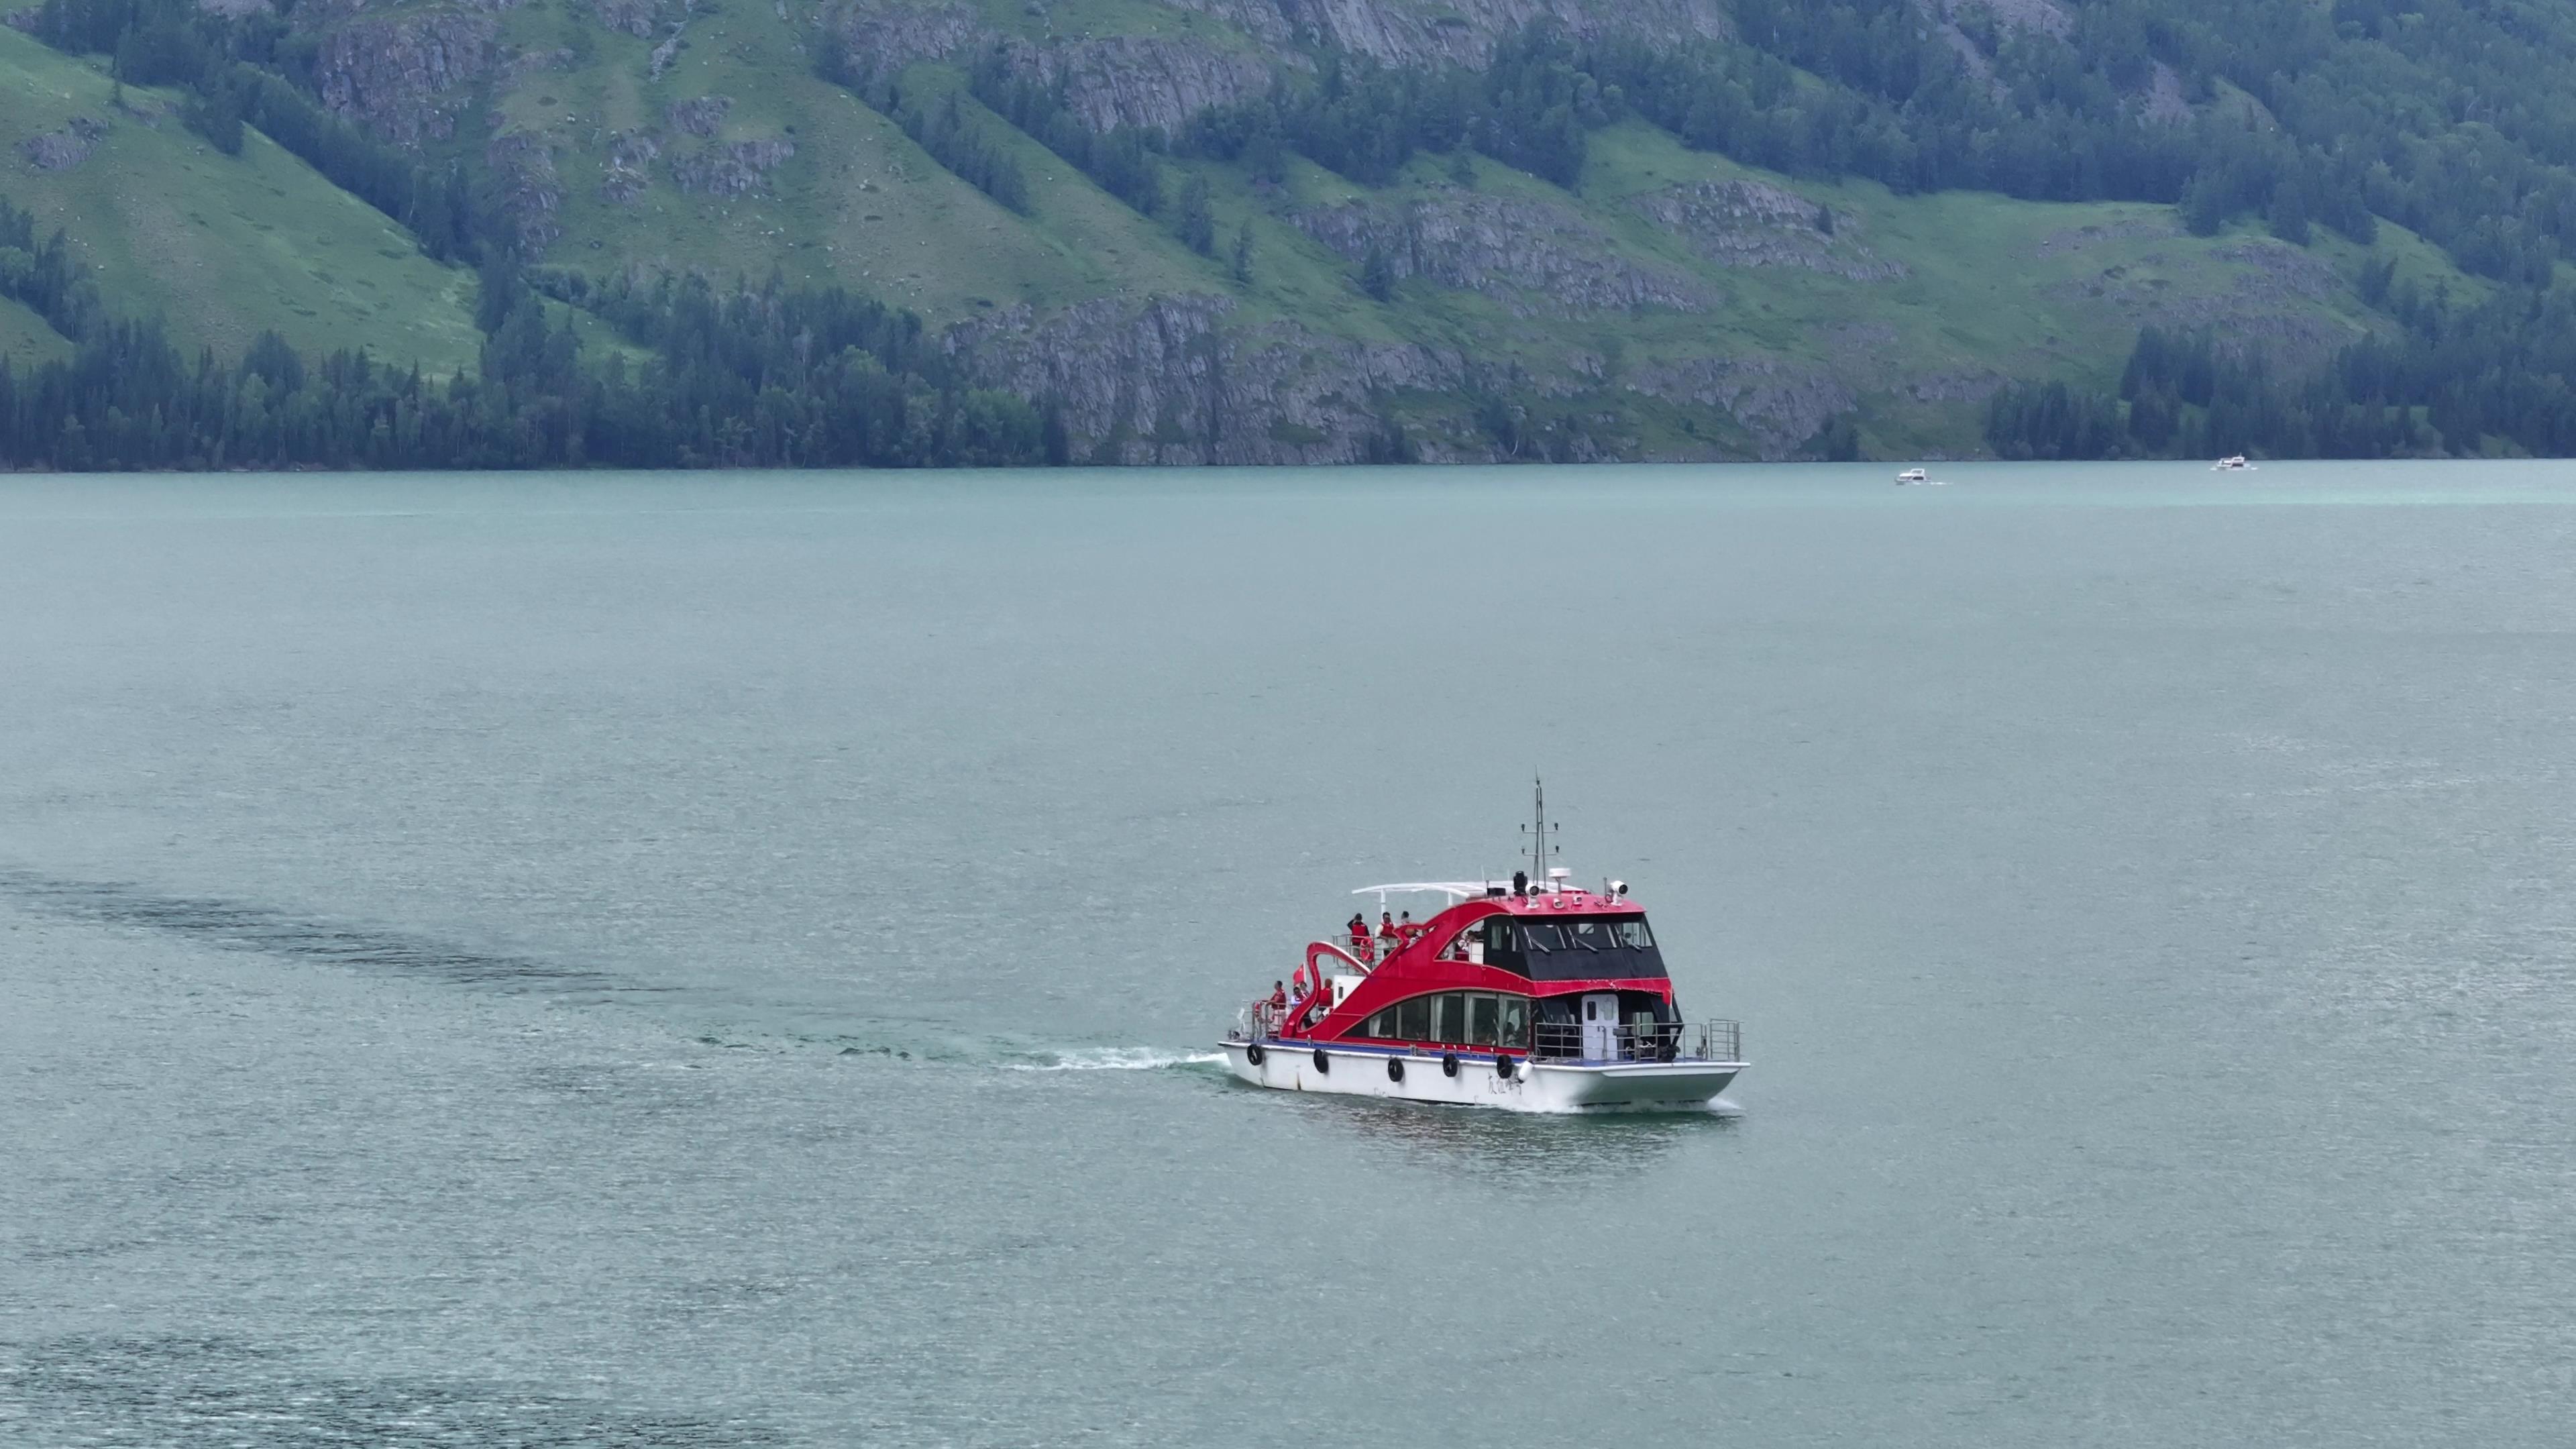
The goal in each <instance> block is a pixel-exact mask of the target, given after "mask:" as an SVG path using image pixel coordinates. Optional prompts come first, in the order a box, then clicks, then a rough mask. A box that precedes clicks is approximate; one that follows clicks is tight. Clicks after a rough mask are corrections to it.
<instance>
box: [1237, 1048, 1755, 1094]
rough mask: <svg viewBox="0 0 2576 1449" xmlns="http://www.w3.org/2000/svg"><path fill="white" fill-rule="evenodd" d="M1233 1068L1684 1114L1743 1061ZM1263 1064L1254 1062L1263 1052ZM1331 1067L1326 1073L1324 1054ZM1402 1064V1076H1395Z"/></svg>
mask: <svg viewBox="0 0 2576 1449" xmlns="http://www.w3.org/2000/svg"><path fill="white" fill-rule="evenodd" d="M1218 1046H1219V1047H1221V1048H1222V1049H1223V1050H1224V1052H1225V1064H1226V1069H1227V1070H1228V1071H1231V1072H1232V1073H1234V1075H1235V1076H1236V1077H1238V1078H1240V1079H1241V1080H1243V1081H1246V1082H1250V1083H1251V1084H1253V1085H1254V1086H1256V1087H1272V1088H1276V1089H1278V1090H1280V1091H1286V1092H1332V1093H1336V1094H1339V1095H1342V1096H1349V1097H1386V1098H1392V1099H1394V1100H1397V1101H1405V1102H1444V1103H1448V1104H1450V1105H1453V1106H1473V1107H1500V1108H1504V1109H1506V1110H1510V1111H1516V1112H1654V1111H1666V1112H1682V1111H1697V1110H1700V1109H1702V1108H1705V1107H1706V1106H1707V1105H1708V1104H1709V1103H1710V1102H1711V1101H1712V1100H1714V1099H1715V1098H1716V1096H1717V1095H1718V1094H1719V1093H1720V1092H1723V1091H1725V1090H1726V1088H1727V1086H1728V1084H1730V1083H1732V1082H1733V1081H1734V1080H1735V1077H1736V1074H1737V1073H1739V1072H1741V1071H1743V1070H1744V1066H1745V1064H1744V1063H1742V1062H1710V1061H1687V1060H1686V1061H1675V1062H1531V1061H1528V1060H1526V1059H1519V1058H1516V1059H1515V1067H1514V1070H1513V1072H1512V1074H1511V1075H1510V1076H1508V1077H1506V1076H1504V1075H1503V1074H1502V1073H1501V1072H1499V1071H1497V1070H1495V1065H1494V1061H1495V1059H1494V1056H1493V1054H1492V1053H1490V1052H1486V1053H1470V1052H1459V1053H1457V1054H1456V1057H1457V1071H1456V1073H1455V1074H1454V1075H1453V1074H1452V1073H1450V1072H1449V1071H1447V1070H1445V1069H1444V1066H1443V1058H1442V1055H1441V1054H1439V1053H1425V1052H1420V1051H1413V1050H1407V1049H1401V1048H1396V1049H1390V1048H1386V1047H1359V1046H1349V1045H1344V1044H1340V1043H1329V1042H1328V1043H1323V1044H1320V1045H1319V1044H1315V1043H1308V1042H1280V1041H1271V1042H1244V1041H1226V1042H1219V1043H1218ZM1256 1047H1258V1048H1259V1049H1260V1054H1261V1060H1259V1061H1257V1062H1256V1061H1254V1060H1253V1059H1252V1055H1253V1050H1254V1048H1256ZM1319 1052H1320V1053H1321V1054H1322V1055H1323V1057H1324V1061H1325V1064H1324V1065H1322V1066H1320V1067H1319V1066H1318V1065H1317V1062H1316V1056H1317V1053H1319ZM1390 1063H1392V1064H1393V1065H1394V1067H1395V1068H1396V1070H1395V1071H1393V1072H1390V1071H1389V1070H1388V1067H1389V1064H1390Z"/></svg>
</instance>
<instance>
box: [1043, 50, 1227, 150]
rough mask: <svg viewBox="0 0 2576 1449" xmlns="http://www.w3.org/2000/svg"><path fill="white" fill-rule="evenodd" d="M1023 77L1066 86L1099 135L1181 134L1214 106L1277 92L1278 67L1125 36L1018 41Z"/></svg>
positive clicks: (1071, 102)
mask: <svg viewBox="0 0 2576 1449" xmlns="http://www.w3.org/2000/svg"><path fill="white" fill-rule="evenodd" d="M1009 54H1010V57H1011V69H1012V71H1013V72H1014V73H1015V74H1033V75H1035V76H1037V77H1038V78H1039V79H1041V80H1043V81H1045V82H1047V83H1048V84H1050V85H1053V84H1056V83H1057V82H1059V81H1060V82H1062V83H1063V85H1064V88H1065V104H1066V106H1067V107H1068V108H1070V109H1071V110H1072V111H1073V113H1074V114H1075V115H1076V116H1078V117H1080V118H1081V120H1082V123H1083V124H1084V125H1086V126H1089V127H1090V128H1091V129H1093V130H1095V131H1107V130H1109V129H1111V128H1112V127H1116V126H1122V125H1123V126H1140V127H1161V128H1162V129H1164V130H1167V131H1175V130H1178V129H1180V126H1181V124H1182V123H1183V122H1185V121H1187V120H1188V119H1189V118H1190V117H1192V116H1195V115H1197V114H1198V113H1199V112H1201V111H1203V110H1206V109H1208V108H1209V107H1211V106H1223V105H1231V104H1233V103H1234V102H1236V101H1239V100H1243V99H1245V98H1246V97H1249V96H1256V95H1259V94H1261V93H1263V92H1265V91H1267V90H1269V89H1270V67H1269V66H1268V65H1267V64H1265V63H1264V62H1262V61H1260V60H1258V59H1256V58H1254V57H1252V56H1249V55H1245V54H1243V53H1242V52H1240V51H1233V50H1225V49H1222V48H1220V47H1217V46H1213V45H1208V44H1205V43H1203V42H1200V41H1194V40H1164V39H1161V38H1159V37H1155V36H1142V35H1122V36H1115V37H1112V38H1110V39H1107V40H1084V41H1075V42H1070V43H1063V44H1056V45H1043V46H1040V45H1027V44H1022V43H1018V42H1013V43H1011V45H1010V48H1009Z"/></svg>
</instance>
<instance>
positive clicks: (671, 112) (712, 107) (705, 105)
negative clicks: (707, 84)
mask: <svg viewBox="0 0 2576 1449" xmlns="http://www.w3.org/2000/svg"><path fill="white" fill-rule="evenodd" d="M732 109H733V97H731V96H700V97H698V98H697V99H696V100H693V101H681V102H679V103H677V104H675V105H673V106H671V107H670V108H669V109H668V110H666V111H664V112H663V113H662V114H663V115H664V116H665V117H667V118H668V119H669V120H670V122H671V129H672V130H674V131H685V132H687V133H688V134H690V135H692V136H713V135H714V134H715V133H716V128H717V127H719V126H721V125H723V124H724V118H725V112H727V111H730V110H732Z"/></svg>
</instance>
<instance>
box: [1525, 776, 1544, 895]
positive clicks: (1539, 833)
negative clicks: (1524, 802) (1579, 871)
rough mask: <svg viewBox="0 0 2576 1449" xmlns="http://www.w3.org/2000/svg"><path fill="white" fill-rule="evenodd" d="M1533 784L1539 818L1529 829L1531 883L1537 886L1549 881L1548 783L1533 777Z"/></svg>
mask: <svg viewBox="0 0 2576 1449" xmlns="http://www.w3.org/2000/svg"><path fill="white" fill-rule="evenodd" d="M1531 783H1532V786H1533V788H1534V793H1535V794H1536V796H1537V807H1536V808H1537V817H1538V818H1537V821H1536V823H1535V824H1533V825H1531V826H1530V827H1529V833H1530V850H1529V858H1530V882H1531V884H1533V885H1537V884H1541V883H1543V882H1545V881H1546V880H1547V861H1548V844H1547V781H1545V780H1542V779H1538V778H1536V777H1533V778H1532V781H1531Z"/></svg>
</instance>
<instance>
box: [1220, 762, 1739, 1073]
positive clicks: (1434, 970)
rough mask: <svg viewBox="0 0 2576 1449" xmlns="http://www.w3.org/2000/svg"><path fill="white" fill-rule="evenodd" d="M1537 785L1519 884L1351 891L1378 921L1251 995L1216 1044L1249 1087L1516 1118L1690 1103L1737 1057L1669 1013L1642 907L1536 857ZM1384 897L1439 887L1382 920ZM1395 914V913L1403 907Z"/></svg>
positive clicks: (1542, 853) (1708, 1024)
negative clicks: (1402, 914) (1282, 981)
mask: <svg viewBox="0 0 2576 1449" xmlns="http://www.w3.org/2000/svg"><path fill="white" fill-rule="evenodd" d="M1547 833H1548V826H1547V802H1546V796H1545V795H1544V793H1542V794H1541V795H1540V796H1539V805H1538V823H1537V825H1536V826H1535V833H1534V835H1533V837H1532V843H1531V848H1530V852H1529V854H1530V860H1531V864H1532V865H1533V866H1535V867H1538V868H1540V870H1541V873H1542V874H1541V878H1540V879H1536V880H1533V879H1531V877H1530V874H1529V872H1528V871H1526V870H1523V871H1515V872H1513V874H1512V879H1511V881H1510V882H1509V883H1508V884H1505V883H1502V882H1496V881H1414V882H1405V883H1399V884H1393V885H1376V886H1363V887H1361V888H1360V889H1358V890H1356V891H1354V892H1352V894H1353V895H1358V896H1375V897H1377V899H1378V904H1379V920H1378V922H1377V923H1371V922H1369V921H1368V920H1367V918H1366V917H1365V916H1355V917H1353V920H1352V924H1351V927H1350V930H1349V934H1348V936H1347V937H1346V938H1345V939H1342V940H1326V941H1316V942H1313V943H1311V944H1310V945H1308V946H1307V947H1306V959H1305V964H1304V965H1303V966H1300V967H1299V968H1297V971H1296V973H1295V976H1294V978H1293V979H1294V982H1295V985H1294V988H1293V990H1289V991H1285V992H1276V993H1273V994H1271V995H1266V996H1261V997H1257V998H1255V999H1254V1001H1253V1003H1252V1004H1251V1005H1250V1006H1249V1007H1247V1008H1245V1010H1244V1011H1243V1012H1242V1014H1241V1016H1240V1018H1239V1020H1238V1021H1237V1023H1236V1025H1235V1028H1234V1030H1232V1031H1230V1032H1228V1033H1227V1034H1226V1039H1225V1040H1224V1041H1223V1042H1221V1043H1219V1045H1220V1046H1221V1047H1222V1048H1223V1049H1224V1052H1225V1060H1226V1065H1227V1067H1228V1068H1230V1069H1231V1070H1232V1071H1233V1073H1234V1075H1236V1076H1237V1077H1240V1078H1242V1079H1243V1080H1244V1081H1247V1082H1251V1083H1253V1084H1254V1085H1256V1086H1263V1087H1277V1088H1281V1089H1283V1090H1287V1091H1297V1092H1339V1093H1343V1094H1346V1095H1352V1096H1363V1097H1395V1098H1401V1099H1403V1100H1406V1101H1415V1102H1448V1103H1456V1104H1466V1105H1482V1106H1494V1107H1506V1108H1514V1109H1517V1110H1521V1111H1528V1112H1592V1111H1611V1110H1628V1111H1639V1110H1644V1111H1654V1110H1665V1111H1675V1110H1689V1109H1698V1108H1704V1107H1706V1106H1707V1105H1708V1104H1709V1103H1710V1102H1711V1101H1713V1100H1714V1099H1715V1098H1716V1097H1717V1095H1718V1094H1719V1093H1720V1092H1723V1091H1725V1090H1726V1088H1727V1085H1728V1084H1729V1083H1731V1082H1733V1081H1734V1080H1735V1078H1736V1074H1737V1073H1739V1072H1742V1071H1743V1070H1744V1067H1745V1063H1744V1058H1743V1029H1742V1027H1741V1026H1740V1025H1739V1024H1738V1023H1735V1022H1732V1021H1698V1022H1691V1021H1685V1020H1684V1019H1683V1017H1682V1014H1681V1008H1680V1004H1679V1003H1678V1002H1677V1001H1676V1000H1675V999H1674V996H1673V983H1672V979H1671V977H1670V976H1668V975H1667V974H1666V973H1665V970H1664V958H1663V952H1662V948H1661V947H1660V946H1659V945H1658V944H1657V943H1656V940H1655V933H1654V931H1653V930H1652V929H1651V928H1650V927H1648V925H1647V924H1646V912H1645V908H1644V907H1643V906H1641V905H1639V904H1638V903H1637V901H1636V898H1635V897H1633V896H1631V895H1630V894H1629V893H1628V886H1627V883H1626V882H1624V881H1615V880H1614V881H1607V882H1604V883H1603V885H1602V887H1601V889H1599V890H1597V891H1594V890H1587V889H1584V888H1582V887H1579V886H1576V885H1573V884H1571V883H1570V879H1569V873H1568V872H1567V871H1566V870H1564V869H1563V868H1561V867H1559V868H1548V867H1547V866H1546V862H1547V861H1548V860H1549V859H1550V853H1549V850H1548V847H1547V843H1546V842H1547ZM1396 895H1433V896H1440V897H1445V898H1446V900H1447V902H1448V903H1447V904H1446V905H1445V906H1444V907H1443V908H1441V909H1440V910H1439V911H1438V912H1437V913H1436V914H1434V915H1432V916H1431V918H1430V919H1429V920H1426V921H1423V922H1421V923H1420V924H1418V925H1417V924H1414V923H1412V922H1410V921H1407V922H1406V923H1404V925H1403V926H1401V927H1398V926H1393V925H1391V924H1388V923H1387V913H1386V910H1385V905H1386V902H1387V900H1388V898H1389V897H1392V896H1396ZM1408 914H1409V913H1408Z"/></svg>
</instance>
